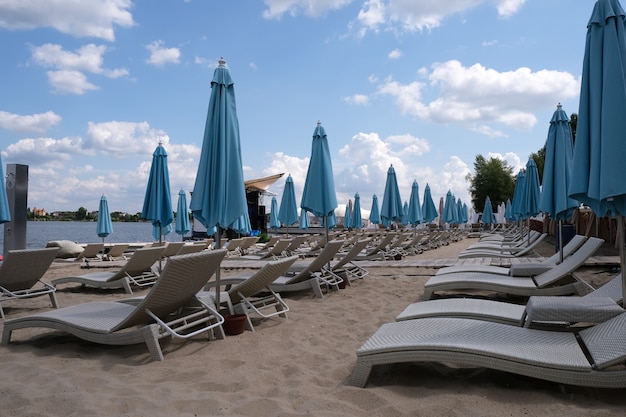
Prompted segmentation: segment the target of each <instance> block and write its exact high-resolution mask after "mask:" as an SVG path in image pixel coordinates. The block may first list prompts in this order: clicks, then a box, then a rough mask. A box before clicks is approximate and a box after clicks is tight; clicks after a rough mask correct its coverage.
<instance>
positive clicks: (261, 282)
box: [197, 255, 298, 331]
mask: <svg viewBox="0 0 626 417" xmlns="http://www.w3.org/2000/svg"><path fill="white" fill-rule="evenodd" d="M297 259H298V257H297V256H295V255H294V256H290V257H288V258H280V259H278V260H274V261H269V262H267V263H266V264H265V265H263V267H262V268H261V269H259V270H258V271H256V272H255V273H254V274H252V275H249V274H245V275H235V276H230V277H227V278H222V279H221V280H220V287H221V286H222V285H224V286H231V288H230V289H229V290H228V302H229V308H231V310H230V313H231V314H245V315H246V316H247V325H246V327H247V328H248V330H251V331H254V326H253V325H252V321H251V320H250V314H255V315H256V316H259V317H262V318H264V319H266V318H270V317H274V316H281V317H284V318H287V312H288V311H289V306H288V305H287V304H286V303H285V301H283V299H282V298H281V296H280V294H278V293H276V292H274V291H272V290H271V289H270V288H269V287H268V285H269V284H271V283H272V282H274V280H275V279H276V278H278V277H279V276H281V275H283V274H284V273H285V272H287V269H289V267H290V266H291V265H292V264H293V263H294V262H295V261H296V260H297ZM207 287H208V288H211V287H212V288H215V281H209V282H208V283H207V284H206V286H205V288H207ZM261 292H263V293H264V294H259V293H261ZM197 297H198V298H200V299H202V300H205V301H206V302H211V303H214V302H215V290H213V291H202V292H200V293H198V295H197Z"/></svg>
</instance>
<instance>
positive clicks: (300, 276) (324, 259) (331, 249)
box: [288, 240, 343, 284]
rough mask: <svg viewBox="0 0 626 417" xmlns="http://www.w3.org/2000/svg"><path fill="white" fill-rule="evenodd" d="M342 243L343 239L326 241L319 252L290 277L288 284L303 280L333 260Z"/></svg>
mask: <svg viewBox="0 0 626 417" xmlns="http://www.w3.org/2000/svg"><path fill="white" fill-rule="evenodd" d="M342 245H343V240H331V241H330V242H328V243H327V244H326V245H325V246H324V249H323V250H322V251H321V252H320V254H319V255H317V256H316V257H315V258H314V259H313V260H312V261H311V263H310V264H308V265H307V266H306V267H305V268H304V269H303V270H301V271H300V272H298V273H297V274H296V275H295V276H294V277H293V278H292V279H290V280H289V282H288V284H294V283H297V282H300V281H305V280H307V279H309V278H310V277H311V274H313V273H315V272H319V271H321V270H322V267H324V265H326V264H328V263H329V262H330V261H332V260H333V258H334V257H335V255H336V254H337V252H339V249H340V248H341V246H342Z"/></svg>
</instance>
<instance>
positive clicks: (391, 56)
mask: <svg viewBox="0 0 626 417" xmlns="http://www.w3.org/2000/svg"><path fill="white" fill-rule="evenodd" d="M401 56H402V51H401V50H399V49H398V48H396V49H394V50H393V51H391V52H389V54H387V58H389V59H398V58H400V57H401Z"/></svg>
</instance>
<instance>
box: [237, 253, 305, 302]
mask: <svg viewBox="0 0 626 417" xmlns="http://www.w3.org/2000/svg"><path fill="white" fill-rule="evenodd" d="M297 259H298V256H297V255H296V256H290V257H288V258H281V259H278V260H276V261H269V262H268V263H266V264H265V265H263V268H261V269H259V270H258V271H257V272H256V273H255V274H254V275H252V276H251V277H250V278H248V279H246V280H245V281H243V282H241V283H239V284H237V285H235V286H234V287H232V288H231V289H230V290H229V291H228V295H229V297H230V300H231V301H232V302H233V303H238V302H239V301H241V296H242V295H243V296H244V297H250V296H252V295H254V294H256V293H258V292H260V291H263V290H264V289H265V288H266V287H267V286H268V285H270V284H271V283H272V282H274V281H275V280H276V278H278V277H279V276H281V275H283V274H284V273H286V272H287V270H288V269H289V267H290V266H291V265H292V264H293V263H294V262H295V261H296V260H297Z"/></svg>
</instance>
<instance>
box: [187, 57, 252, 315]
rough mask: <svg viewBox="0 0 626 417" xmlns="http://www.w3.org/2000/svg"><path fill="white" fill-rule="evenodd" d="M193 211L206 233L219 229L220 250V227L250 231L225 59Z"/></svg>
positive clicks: (214, 84)
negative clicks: (214, 228)
mask: <svg viewBox="0 0 626 417" xmlns="http://www.w3.org/2000/svg"><path fill="white" fill-rule="evenodd" d="M190 209H191V211H192V213H193V216H194V218H196V219H198V221H200V223H202V224H203V225H204V227H206V228H207V230H211V229H213V227H216V230H217V233H216V240H215V241H216V244H217V247H218V248H219V247H220V233H221V231H220V229H221V228H224V229H232V230H234V231H235V232H238V233H242V234H247V233H249V232H250V231H251V227H250V218H249V217H248V202H247V200H246V190H245V186H244V179H243V166H242V162H241V144H240V140H239V119H238V117H237V106H236V103H235V87H234V83H233V80H232V78H231V77H230V73H229V71H228V68H226V61H224V59H220V60H219V65H218V67H217V68H216V69H215V71H214V73H213V80H212V81H211V98H210V99H209V110H208V112H207V119H206V125H205V128H204V138H203V140H202V151H201V153H200V160H199V163H198V173H197V175H196V181H195V184H194V187H193V194H192V197H191V204H190ZM219 271H220V269H219V268H218V269H217V272H216V275H215V277H216V285H217V287H218V288H219V279H220V274H219ZM219 295H220V292H219V291H217V292H216V297H215V298H216V300H215V301H216V305H219V304H220V299H219V298H220V297H219Z"/></svg>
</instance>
